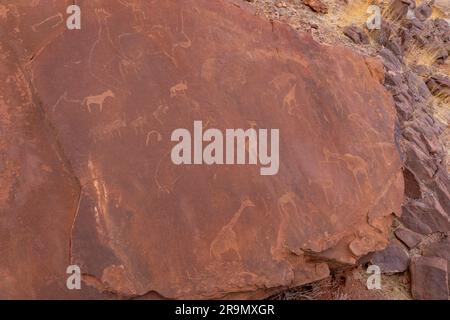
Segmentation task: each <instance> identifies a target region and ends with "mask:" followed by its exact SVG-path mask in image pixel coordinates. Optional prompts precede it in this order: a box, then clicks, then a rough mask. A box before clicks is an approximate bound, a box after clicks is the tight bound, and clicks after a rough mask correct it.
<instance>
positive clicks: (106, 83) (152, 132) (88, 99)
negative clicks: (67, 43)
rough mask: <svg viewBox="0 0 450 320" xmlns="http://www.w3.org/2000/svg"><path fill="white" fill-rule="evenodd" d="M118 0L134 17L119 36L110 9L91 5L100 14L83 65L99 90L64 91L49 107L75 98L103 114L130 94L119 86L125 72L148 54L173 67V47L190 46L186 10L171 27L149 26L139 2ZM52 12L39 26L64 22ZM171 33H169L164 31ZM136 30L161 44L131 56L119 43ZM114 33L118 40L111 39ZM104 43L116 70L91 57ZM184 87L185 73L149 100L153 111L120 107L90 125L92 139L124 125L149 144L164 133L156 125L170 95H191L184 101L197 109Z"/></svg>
mask: <svg viewBox="0 0 450 320" xmlns="http://www.w3.org/2000/svg"><path fill="white" fill-rule="evenodd" d="M119 2H120V3H121V4H122V5H123V6H125V7H126V8H128V9H131V10H132V12H133V16H134V22H135V25H134V27H133V29H134V32H128V33H123V34H120V35H118V36H117V37H112V36H111V33H110V29H109V25H108V23H109V22H108V20H109V19H110V18H111V13H109V12H108V11H106V10H105V9H96V10H95V13H96V16H97V20H98V33H97V37H96V39H95V41H94V42H93V44H92V46H91V48H90V50H89V57H88V64H87V65H88V72H89V75H90V76H92V78H93V79H95V80H96V81H97V82H98V83H99V84H100V85H101V86H103V87H104V88H105V89H104V90H102V91H100V92H95V93H91V94H88V95H85V96H84V98H76V97H72V96H71V95H70V93H68V92H67V91H65V92H64V93H63V94H62V95H60V97H59V98H58V99H57V100H56V102H55V103H54V105H53V106H52V107H51V108H50V110H51V111H52V112H56V111H57V110H60V109H63V108H64V106H65V105H67V104H75V105H80V106H81V110H83V112H86V113H87V114H89V115H93V114H95V113H97V114H102V113H103V112H105V111H107V110H106V109H108V107H109V106H111V105H112V104H113V103H114V100H117V101H118V100H119V99H120V96H121V95H130V94H131V93H130V92H128V91H125V90H124V89H123V88H124V87H125V84H126V82H127V77H129V76H135V77H139V70H140V67H141V65H142V63H143V61H144V60H145V58H146V57H148V56H158V55H160V56H162V57H164V58H165V59H167V60H168V61H169V63H171V64H172V65H173V66H174V67H177V60H176V58H175V52H176V50H181V49H189V48H190V47H191V39H190V38H189V37H188V35H187V34H186V33H185V31H184V16H183V13H182V12H180V14H179V21H178V26H176V27H172V28H171V27H169V26H166V25H152V26H148V23H146V20H147V13H146V12H145V10H144V8H143V6H141V5H139V2H133V3H128V2H126V1H124V0H120V1H119ZM58 17H59V15H58ZM53 18H54V17H50V18H46V19H45V20H44V21H43V22H40V23H38V25H39V26H42V25H43V24H45V23H49V25H50V24H51V28H55V27H57V26H58V25H59V24H60V23H62V20H61V21H60V20H57V21H56V22H55V19H53ZM59 21H60V22H59ZM169 34H170V36H168V35H169ZM134 35H145V37H147V38H148V39H150V40H155V41H153V42H154V43H156V44H158V45H159V48H158V50H157V51H154V52H143V51H140V52H138V53H135V54H133V56H132V57H131V56H129V55H128V54H127V53H125V50H124V49H123V48H122V45H121V41H122V40H123V39H125V38H126V37H132V36H134ZM113 38H116V39H117V40H116V41H113ZM167 39H175V40H177V41H175V42H170V40H169V41H168V40H167ZM105 46H107V47H108V48H109V49H111V51H112V52H115V53H116V54H117V61H116V62H117V63H116V65H117V76H112V75H108V74H105V72H104V70H105V69H106V68H105V65H104V64H105V63H104V62H103V64H102V63H100V64H99V63H98V59H97V61H96V62H95V63H94V60H95V54H96V49H98V48H104V47H105ZM73 63H74V64H80V61H74V62H73ZM110 63H111V62H110ZM187 93H188V83H187V81H186V80H184V79H182V80H179V81H178V82H175V83H173V85H172V86H170V87H168V88H167V92H165V93H163V94H162V96H163V97H162V98H160V99H159V101H158V102H157V103H155V104H153V106H152V108H153V110H152V112H151V115H146V114H142V115H137V116H136V117H135V118H134V119H127V115H126V114H125V113H124V114H123V115H122V116H121V117H120V118H118V119H115V120H113V121H110V122H109V123H106V124H101V125H97V126H96V127H93V128H92V129H91V130H90V133H89V135H90V137H91V138H92V139H93V140H94V141H95V142H99V141H104V140H111V139H115V138H120V137H122V135H123V134H124V132H125V130H132V131H133V132H134V133H135V134H139V135H143V136H144V137H145V144H146V145H147V146H148V145H150V144H154V143H159V142H160V141H162V139H163V137H162V134H161V132H160V130H159V128H161V127H162V126H163V125H164V121H165V120H166V119H167V117H168V116H169V113H170V112H169V111H170V110H169V109H170V104H169V102H170V100H171V99H176V98H180V97H183V98H185V99H187V100H189V101H188V102H189V103H188V104H189V105H192V106H193V110H194V111H197V110H198V107H199V105H198V103H197V102H196V101H195V100H193V99H191V98H189V97H188V95H187Z"/></svg>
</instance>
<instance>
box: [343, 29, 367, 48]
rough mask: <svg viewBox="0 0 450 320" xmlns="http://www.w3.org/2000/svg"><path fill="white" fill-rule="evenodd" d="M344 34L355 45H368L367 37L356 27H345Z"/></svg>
mask: <svg viewBox="0 0 450 320" xmlns="http://www.w3.org/2000/svg"><path fill="white" fill-rule="evenodd" d="M344 34H345V35H346V36H347V37H349V38H350V39H352V40H353V42H354V43H356V44H369V37H368V36H367V34H366V33H365V32H364V30H363V29H361V28H360V27H358V26H355V25H351V26H347V27H345V28H344Z"/></svg>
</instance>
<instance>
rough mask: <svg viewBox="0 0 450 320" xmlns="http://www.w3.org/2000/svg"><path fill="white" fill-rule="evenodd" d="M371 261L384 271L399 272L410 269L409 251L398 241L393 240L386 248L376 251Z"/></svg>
mask: <svg viewBox="0 0 450 320" xmlns="http://www.w3.org/2000/svg"><path fill="white" fill-rule="evenodd" d="M371 263H372V264H374V265H377V266H379V267H380V269H381V272H383V273H398V272H404V271H406V270H407V269H408V265H409V256H408V252H407V251H406V250H405V249H403V247H402V246H401V245H400V244H399V243H398V241H392V242H391V243H390V244H389V245H388V246H387V247H386V249H384V250H383V251H379V252H376V253H375V254H374V255H373V257H372V259H371Z"/></svg>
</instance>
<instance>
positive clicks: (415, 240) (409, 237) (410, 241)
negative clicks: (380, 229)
mask: <svg viewBox="0 0 450 320" xmlns="http://www.w3.org/2000/svg"><path fill="white" fill-rule="evenodd" d="M395 236H396V237H397V239H399V240H400V241H401V242H403V243H404V244H405V245H406V246H407V247H408V248H409V249H414V248H415V247H417V245H418V244H419V243H420V241H422V236H421V235H420V234H417V233H415V232H413V231H411V230H408V229H405V228H398V229H397V230H395Z"/></svg>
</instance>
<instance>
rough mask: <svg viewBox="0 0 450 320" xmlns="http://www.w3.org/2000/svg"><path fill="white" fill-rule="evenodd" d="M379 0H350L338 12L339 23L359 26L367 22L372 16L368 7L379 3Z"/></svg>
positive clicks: (343, 25)
mask: <svg viewBox="0 0 450 320" xmlns="http://www.w3.org/2000/svg"><path fill="white" fill-rule="evenodd" d="M378 2H379V1H376V0H349V2H348V4H347V6H345V8H344V9H343V10H342V11H340V12H338V14H337V22H338V25H339V26H340V27H345V26H348V25H351V24H355V25H357V26H361V25H363V24H365V23H366V21H367V19H368V18H369V16H370V14H369V13H367V9H368V8H369V6H370V5H377V4H378Z"/></svg>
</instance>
